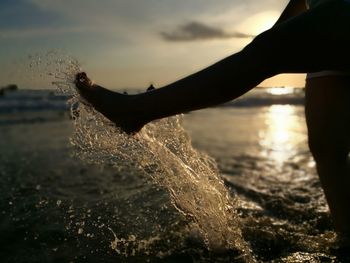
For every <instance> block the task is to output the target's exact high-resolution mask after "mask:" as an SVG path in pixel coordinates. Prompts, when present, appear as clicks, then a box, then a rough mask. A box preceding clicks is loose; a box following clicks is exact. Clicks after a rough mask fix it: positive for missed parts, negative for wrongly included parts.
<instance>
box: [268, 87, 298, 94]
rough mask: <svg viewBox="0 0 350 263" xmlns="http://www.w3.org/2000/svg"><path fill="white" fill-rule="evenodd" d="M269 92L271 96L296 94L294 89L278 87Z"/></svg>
mask: <svg viewBox="0 0 350 263" xmlns="http://www.w3.org/2000/svg"><path fill="white" fill-rule="evenodd" d="M267 92H268V93H270V94H271V95H286V94H292V93H293V92H294V88H291V87H276V88H270V89H268V90H267Z"/></svg>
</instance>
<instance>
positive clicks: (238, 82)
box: [76, 0, 350, 132]
mask: <svg viewBox="0 0 350 263" xmlns="http://www.w3.org/2000/svg"><path fill="white" fill-rule="evenodd" d="M349 19H350V4H347V3H345V2H343V1H341V0H339V1H331V2H329V3H326V4H323V5H320V6H319V7H318V8H315V9H313V10H311V11H308V12H305V13H303V14H301V15H299V16H297V17H295V18H293V19H290V20H288V21H286V22H284V23H281V24H278V25H277V26H275V27H273V28H272V29H270V30H268V31H266V32H264V33H263V34H261V35H259V36H258V37H257V38H256V39H254V41H253V42H252V43H251V44H249V45H248V46H247V47H245V48H244V49H243V50H242V51H241V52H238V53H236V54H234V55H232V56H229V57H227V58H225V59H223V60H221V61H219V62H218V63H216V64H214V65H212V66H210V67H208V68H206V69H203V70H201V71H199V72H197V73H195V74H193V75H190V76H188V77H186V78H184V79H181V80H179V81H176V82H174V83H172V84H170V85H167V86H166V87H164V88H161V89H157V90H154V91H151V92H147V93H144V94H140V95H133V96H128V97H127V96H121V95H120V94H118V95H115V96H113V95H112V94H111V93H110V92H107V91H106V90H105V89H103V88H101V87H98V86H92V85H90V84H89V80H88V79H87V77H86V76H85V77H84V76H82V75H78V76H77V80H76V86H77V88H78V89H79V91H80V93H81V94H82V96H83V97H85V98H86V99H87V100H88V101H89V102H90V103H91V104H92V105H93V106H94V107H95V108H97V110H99V111H101V112H102V113H103V114H104V115H105V116H106V117H107V118H109V119H110V120H112V121H113V122H115V123H116V124H117V125H118V126H121V128H122V129H124V130H126V131H129V132H132V131H137V130H138V129H140V128H141V127H142V125H144V124H145V123H147V122H150V121H152V120H155V119H159V118H163V117H167V116H171V115H175V114H178V113H183V112H186V111H192V110H197V109H202V108H206V107H210V106H214V105H217V104H220V103H224V102H227V101H230V100H232V99H234V98H237V97H239V96H241V95H242V94H244V93H246V92H247V91H249V90H250V89H252V88H254V87H255V86H256V85H258V84H259V83H260V82H261V81H263V80H264V79H266V78H268V77H271V76H273V75H276V74H279V73H288V72H289V73H290V72H312V71H319V70H322V69H343V68H350V65H349V64H350V52H348V47H349V46H350V24H349V23H348V21H349ZM307 45H310V46H311V47H312V48H311V49H308V48H307ZM319 54H324V55H323V56H320V55H319ZM111 98H113V102H112V100H111ZM124 101H127V103H125V102H124ZM121 107H122V108H121ZM124 116H125V118H126V119H127V120H123V118H124ZM132 116H134V117H132ZM135 116H137V118H138V119H137V124H135V123H132V122H130V121H132V120H134V119H135ZM135 127H137V129H136V128H135Z"/></svg>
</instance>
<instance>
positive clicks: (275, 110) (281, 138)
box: [259, 105, 305, 164]
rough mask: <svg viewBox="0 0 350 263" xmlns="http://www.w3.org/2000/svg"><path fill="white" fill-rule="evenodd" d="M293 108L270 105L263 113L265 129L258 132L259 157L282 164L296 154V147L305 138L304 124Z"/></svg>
mask: <svg viewBox="0 0 350 263" xmlns="http://www.w3.org/2000/svg"><path fill="white" fill-rule="evenodd" d="M295 111H296V108H295V106H291V105H272V106H270V107H268V108H267V110H266V112H265V115H266V116H265V124H266V126H265V129H263V130H261V131H260V132H259V143H260V145H261V146H262V150H261V155H262V156H264V157H267V158H269V159H271V160H273V161H275V162H276V163H279V164H283V163H284V162H285V161H287V160H288V159H290V158H292V157H293V156H295V154H297V149H298V145H299V144H300V143H301V142H302V141H303V140H304V138H305V136H303V134H302V133H301V131H302V130H303V126H304V123H303V121H302V120H301V119H300V117H299V116H298V114H296V112H295Z"/></svg>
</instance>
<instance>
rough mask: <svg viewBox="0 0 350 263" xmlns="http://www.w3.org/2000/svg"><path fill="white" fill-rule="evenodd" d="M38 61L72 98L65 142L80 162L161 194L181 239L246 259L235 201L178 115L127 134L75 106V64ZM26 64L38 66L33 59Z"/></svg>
mask: <svg viewBox="0 0 350 263" xmlns="http://www.w3.org/2000/svg"><path fill="white" fill-rule="evenodd" d="M43 60H45V61H46V63H45V69H44V72H46V74H47V75H48V76H50V77H52V78H53V81H52V84H53V85H54V86H55V87H56V88H57V90H58V91H60V92H63V93H69V94H71V95H72V97H71V99H70V100H69V102H68V103H69V105H70V108H71V115H72V117H73V122H74V127H75V132H74V134H73V135H72V137H71V143H72V144H73V145H74V146H75V147H76V153H77V154H78V155H79V156H80V157H81V158H83V159H84V160H86V161H88V162H92V163H100V164H108V165H112V166H113V167H115V168H116V169H121V168H122V169H123V170H126V169H130V171H133V172H137V173H138V174H141V175H142V176H144V177H145V178H149V179H151V180H152V182H153V183H155V184H157V185H158V186H160V187H162V188H164V189H165V190H167V192H168V193H169V195H170V199H171V203H172V205H173V206H174V207H175V208H176V209H177V210H178V211H179V213H181V214H182V215H184V216H185V217H186V218H187V221H188V232H187V234H188V235H192V236H195V237H196V238H198V239H200V240H201V242H202V243H203V244H205V246H206V247H207V248H208V249H209V250H216V251H217V250H227V249H236V250H237V249H238V250H240V251H241V252H242V254H243V255H249V254H250V253H249V249H248V246H247V245H246V244H245V242H244V241H243V239H242V235H241V231H240V227H239V220H238V218H237V213H236V212H235V209H234V208H235V206H236V204H235V202H236V201H235V199H233V198H231V197H230V195H229V193H228V191H227V189H226V188H225V186H224V184H223V181H222V180H221V179H220V177H219V173H218V169H217V165H216V163H215V161H214V160H212V159H211V158H210V157H208V156H207V155H206V154H204V153H201V152H199V151H197V150H195V149H194V148H193V147H192V145H191V140H190V138H189V136H188V135H187V134H186V132H185V131H184V129H183V127H182V125H181V118H182V117H181V116H175V117H171V118H166V119H162V120H159V121H155V122H152V123H150V124H148V125H146V126H145V127H144V128H143V129H142V130H141V131H140V132H139V133H138V134H136V135H134V136H130V135H127V134H125V133H124V132H122V131H121V130H120V129H119V128H118V127H115V125H113V124H112V123H111V122H110V121H109V120H107V119H106V118H105V117H103V116H102V115H101V114H100V113H98V112H97V111H95V110H94V109H93V108H92V107H91V106H90V105H88V104H86V103H81V98H80V96H79V94H78V93H77V92H76V90H75V88H74V84H73V81H74V77H75V75H76V73H78V72H80V71H81V68H80V65H79V63H78V62H77V61H76V60H75V59H72V58H71V57H69V56H66V55H64V56H62V54H61V53H59V54H57V53H56V52H49V53H48V54H47V55H45V57H44V59H40V61H39V62H40V63H39V64H42V63H43ZM32 63H34V64H38V59H36V60H33V62H32ZM113 235H114V236H115V240H114V241H113V242H112V243H111V247H112V248H113V249H115V250H116V251H117V252H118V251H121V248H120V246H121V245H123V246H127V245H128V243H130V242H134V243H135V242H136V240H135V237H134V236H132V238H131V239H130V240H125V239H123V240H121V239H118V238H117V236H116V234H114V233H113ZM157 239H158V238H157ZM151 243H152V242H151ZM139 244H143V243H142V241H139ZM142 247H143V246H142ZM251 260H252V259H251V258H250V261H251Z"/></svg>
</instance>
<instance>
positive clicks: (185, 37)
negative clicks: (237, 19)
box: [160, 21, 254, 41]
mask: <svg viewBox="0 0 350 263" xmlns="http://www.w3.org/2000/svg"><path fill="white" fill-rule="evenodd" d="M160 35H161V36H162V37H163V39H164V40H166V41H195V40H210V39H225V38H252V37H254V36H252V35H249V34H244V33H241V32H230V33H228V32H225V31H224V30H222V29H220V28H215V27H211V26H208V25H205V24H203V23H200V22H194V21H192V22H189V23H187V24H184V25H181V26H179V27H178V28H177V29H176V30H174V31H172V32H161V33H160Z"/></svg>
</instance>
